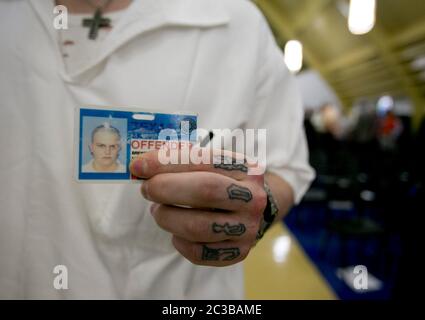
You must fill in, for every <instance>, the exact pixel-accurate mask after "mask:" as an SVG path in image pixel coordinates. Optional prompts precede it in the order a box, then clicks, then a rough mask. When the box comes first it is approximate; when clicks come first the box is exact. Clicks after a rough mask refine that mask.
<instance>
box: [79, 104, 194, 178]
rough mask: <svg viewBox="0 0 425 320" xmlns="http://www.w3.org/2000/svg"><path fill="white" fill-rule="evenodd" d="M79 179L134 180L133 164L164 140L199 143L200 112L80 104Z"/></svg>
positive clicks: (171, 142) (176, 144)
mask: <svg viewBox="0 0 425 320" xmlns="http://www.w3.org/2000/svg"><path fill="white" fill-rule="evenodd" d="M75 118H76V119H75V127H76V130H75V146H76V148H75V150H76V158H75V168H76V179H77V181H87V182H89V181H92V182H126V181H127V182H131V181H136V180H138V178H136V177H134V176H132V175H131V174H130V171H129V164H130V162H131V160H132V159H134V158H136V157H138V156H140V155H141V154H143V153H145V152H147V151H151V150H158V149H160V148H161V147H162V146H164V144H167V145H168V146H181V144H182V143H187V144H195V143H196V138H197V137H196V128H197V115H196V114H190V113H172V114H170V113H160V112H152V111H147V110H142V109H137V108H122V107H119V108H111V107H98V106H96V107H94V106H89V107H79V108H77V109H76V117H75Z"/></svg>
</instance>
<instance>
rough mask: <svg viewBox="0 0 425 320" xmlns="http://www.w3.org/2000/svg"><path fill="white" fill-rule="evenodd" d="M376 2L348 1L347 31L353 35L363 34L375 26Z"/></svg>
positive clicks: (364, 0) (363, 0)
mask: <svg viewBox="0 0 425 320" xmlns="http://www.w3.org/2000/svg"><path fill="white" fill-rule="evenodd" d="M375 16H376V0H350V8H349V10H348V29H349V30H350V32H351V33H353V34H365V33H368V32H369V31H370V30H372V28H373V26H374V25H375Z"/></svg>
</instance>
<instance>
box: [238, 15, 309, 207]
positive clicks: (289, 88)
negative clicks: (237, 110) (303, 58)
mask: <svg viewBox="0 0 425 320" xmlns="http://www.w3.org/2000/svg"><path fill="white" fill-rule="evenodd" d="M259 37H260V40H259V47H260V48H259V53H258V57H259V60H258V74H257V87H256V101H255V103H254V106H253V110H252V114H251V117H250V120H249V121H248V122H247V124H246V125H247V128H258V129H263V128H264V129H267V137H266V138H267V139H266V140H267V152H266V155H267V159H266V166H267V171H269V172H273V173H275V174H277V175H279V176H280V177H282V178H283V179H284V180H285V181H287V182H288V183H289V185H290V186H291V187H292V189H293V191H294V195H295V203H299V201H300V200H301V198H302V197H303V195H304V193H305V192H306V191H307V189H308V188H309V186H310V183H311V182H312V181H313V179H314V177H315V172H314V170H313V169H312V168H311V167H310V165H309V163H308V148H307V142H306V138H305V132H304V126H303V120H304V110H303V105H302V101H301V96H300V92H299V90H298V88H297V84H296V81H295V78H294V77H293V75H292V74H291V73H290V72H289V71H288V69H287V67H286V65H285V62H284V58H283V54H282V52H281V50H280V49H279V47H278V46H277V45H276V43H275V40H274V38H273V35H272V33H271V31H270V29H269V27H268V25H267V23H266V21H265V20H264V19H263V20H262V24H261V31H260V36H259Z"/></svg>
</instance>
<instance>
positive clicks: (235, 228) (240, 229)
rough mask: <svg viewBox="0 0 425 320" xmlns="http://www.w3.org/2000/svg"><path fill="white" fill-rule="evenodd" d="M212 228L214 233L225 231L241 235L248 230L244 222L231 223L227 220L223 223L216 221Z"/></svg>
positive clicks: (229, 234)
mask: <svg viewBox="0 0 425 320" xmlns="http://www.w3.org/2000/svg"><path fill="white" fill-rule="evenodd" d="M212 229H213V232H214V233H221V232H224V233H225V234H226V235H228V236H240V235H242V234H244V233H245V231H246V228H245V225H244V224H243V223H239V224H236V225H230V224H228V223H227V222H226V223H225V224H223V225H221V224H218V223H215V222H214V223H213V225H212Z"/></svg>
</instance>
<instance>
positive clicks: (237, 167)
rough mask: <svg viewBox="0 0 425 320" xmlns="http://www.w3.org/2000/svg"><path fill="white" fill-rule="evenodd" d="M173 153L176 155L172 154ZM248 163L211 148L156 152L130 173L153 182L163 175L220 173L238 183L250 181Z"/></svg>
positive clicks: (135, 163) (139, 161)
mask: <svg viewBox="0 0 425 320" xmlns="http://www.w3.org/2000/svg"><path fill="white" fill-rule="evenodd" d="M172 152H175V153H174V154H172ZM250 166H252V165H250V164H248V163H247V161H246V158H245V156H244V155H242V154H238V153H235V152H231V151H227V150H213V149H208V148H195V147H194V148H190V149H188V148H187V149H179V150H172V151H171V154H170V153H169V154H168V155H167V154H165V151H164V150H163V151H161V150H154V151H150V152H147V153H144V154H143V155H141V156H140V157H138V158H136V159H135V160H133V161H132V162H131V164H130V171H131V173H132V174H133V175H135V176H137V177H139V178H145V179H149V178H151V177H153V176H155V175H157V174H160V173H178V172H188V171H207V172H214V173H219V174H222V175H225V176H228V177H230V178H233V179H235V180H244V179H246V178H247V174H248V169H249V167H250Z"/></svg>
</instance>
